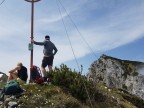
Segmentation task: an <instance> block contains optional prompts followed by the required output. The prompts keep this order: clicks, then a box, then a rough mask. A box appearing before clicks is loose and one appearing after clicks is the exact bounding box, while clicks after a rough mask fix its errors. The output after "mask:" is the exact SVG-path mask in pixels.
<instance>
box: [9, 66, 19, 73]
mask: <svg viewBox="0 0 144 108" xmlns="http://www.w3.org/2000/svg"><path fill="white" fill-rule="evenodd" d="M19 69H20V67H19V66H17V67H15V68H14V69H12V70H10V71H9V73H13V72H16V71H17V70H19Z"/></svg>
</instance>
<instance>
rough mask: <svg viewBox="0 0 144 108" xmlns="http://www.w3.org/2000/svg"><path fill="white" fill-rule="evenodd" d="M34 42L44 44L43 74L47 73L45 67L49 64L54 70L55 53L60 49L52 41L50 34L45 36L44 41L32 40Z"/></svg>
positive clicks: (49, 67) (50, 68)
mask: <svg viewBox="0 0 144 108" xmlns="http://www.w3.org/2000/svg"><path fill="white" fill-rule="evenodd" d="M32 43H34V44H36V45H41V46H44V49H43V54H44V57H43V60H42V65H41V70H42V72H43V75H44V76H45V74H46V69H45V67H46V66H48V69H49V71H51V70H52V66H53V59H54V55H55V54H56V53H57V51H58V50H57V48H56V46H55V45H54V44H53V43H52V42H51V41H50V36H48V35H46V36H45V40H44V41H43V42H36V41H34V40H32Z"/></svg>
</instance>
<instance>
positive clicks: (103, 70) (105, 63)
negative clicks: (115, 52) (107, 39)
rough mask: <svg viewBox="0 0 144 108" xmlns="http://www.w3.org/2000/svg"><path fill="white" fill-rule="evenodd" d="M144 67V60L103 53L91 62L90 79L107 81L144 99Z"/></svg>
mask: <svg viewBox="0 0 144 108" xmlns="http://www.w3.org/2000/svg"><path fill="white" fill-rule="evenodd" d="M143 68H144V63H143V62H138V61H129V60H121V59H117V58H113V57H110V56H107V55H102V56H101V57H100V58H99V59H98V60H96V61H94V62H93V63H92V64H91V66H90V68H89V72H88V79H89V80H92V81H94V82H95V83H98V82H102V83H105V84H106V85H107V86H109V87H116V88H121V89H125V90H127V91H128V92H129V93H132V94H136V95H138V96H140V97H142V98H143V99H144V75H141V74H140V73H141V72H142V71H143Z"/></svg>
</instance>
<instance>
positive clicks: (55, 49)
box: [53, 45, 58, 55]
mask: <svg viewBox="0 0 144 108" xmlns="http://www.w3.org/2000/svg"><path fill="white" fill-rule="evenodd" d="M57 51H58V49H57V48H56V46H55V45H54V53H53V55H55V54H56V53H57Z"/></svg>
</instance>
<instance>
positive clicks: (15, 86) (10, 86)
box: [0, 80, 24, 101]
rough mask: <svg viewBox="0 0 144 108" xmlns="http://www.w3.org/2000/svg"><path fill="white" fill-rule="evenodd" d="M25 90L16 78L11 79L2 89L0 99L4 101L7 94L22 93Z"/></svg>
mask: <svg viewBox="0 0 144 108" xmlns="http://www.w3.org/2000/svg"><path fill="white" fill-rule="evenodd" d="M23 91H24V90H23V89H22V88H21V87H20V85H19V83H18V82H17V81H16V80H10V81H8V82H7V83H6V85H5V86H4V88H3V89H2V91H1V98H0V100H2V101H4V96H5V95H17V94H21V93H22V92H23Z"/></svg>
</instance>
